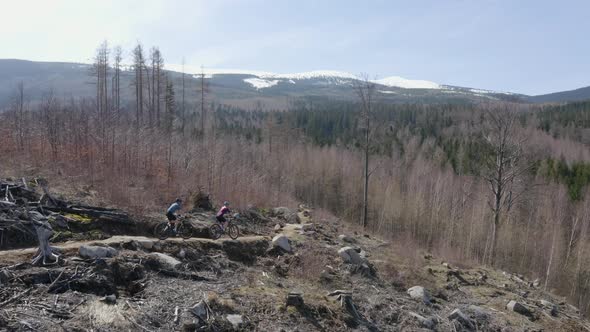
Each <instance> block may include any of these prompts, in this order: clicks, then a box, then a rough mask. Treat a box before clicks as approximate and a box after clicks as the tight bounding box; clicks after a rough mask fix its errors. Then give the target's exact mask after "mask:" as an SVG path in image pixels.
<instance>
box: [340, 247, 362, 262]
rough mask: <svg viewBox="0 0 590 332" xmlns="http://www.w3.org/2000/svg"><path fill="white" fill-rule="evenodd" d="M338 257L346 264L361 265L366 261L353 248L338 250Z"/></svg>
mask: <svg viewBox="0 0 590 332" xmlns="http://www.w3.org/2000/svg"><path fill="white" fill-rule="evenodd" d="M338 255H340V258H342V261H343V262H344V263H346V264H355V265H361V264H363V263H364V262H365V260H364V259H363V258H362V257H361V255H359V253H358V252H357V251H356V250H355V248H353V247H343V248H341V249H340V250H338Z"/></svg>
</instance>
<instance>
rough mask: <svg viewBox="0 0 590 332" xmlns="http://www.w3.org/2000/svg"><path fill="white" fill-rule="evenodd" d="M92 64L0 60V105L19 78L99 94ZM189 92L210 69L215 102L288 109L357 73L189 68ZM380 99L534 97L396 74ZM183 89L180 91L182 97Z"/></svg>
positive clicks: (125, 84) (62, 91)
mask: <svg viewBox="0 0 590 332" xmlns="http://www.w3.org/2000/svg"><path fill="white" fill-rule="evenodd" d="M91 68H92V66H91V65H89V64H80V63H59V62H33V61H26V60H14V59H4V60H2V59H0V108H2V107H3V106H6V105H7V104H9V103H10V101H11V99H12V96H14V93H15V89H16V86H17V84H18V82H21V81H22V82H23V83H24V85H25V92H26V96H27V98H28V99H29V100H30V101H38V100H41V98H42V96H43V94H44V93H47V91H49V90H50V89H53V90H54V92H55V93H56V94H57V95H58V96H60V97H63V98H70V97H91V96H93V95H94V93H95V90H94V85H93V78H92V77H91V76H90V73H91ZM167 68H168V70H169V71H168V74H169V77H170V78H171V79H172V80H173V82H174V84H175V86H176V88H177V89H179V87H180V79H181V73H180V72H179V71H180V68H179V67H178V66H173V65H171V66H169V67H167ZM186 72H187V74H188V75H186V79H187V80H186V84H185V86H186V89H187V90H186V91H187V93H186V96H187V98H188V102H189V103H191V102H195V101H196V89H197V80H198V78H199V77H200V73H203V74H205V77H206V79H207V81H208V84H209V87H210V91H211V92H210V94H209V99H210V101H211V102H216V103H223V104H228V105H234V106H238V107H243V108H261V107H262V108H267V109H271V108H272V109H284V108H287V107H288V106H289V104H290V103H291V102H292V101H293V100H296V99H299V98H327V99H336V100H353V99H355V98H356V95H355V93H354V89H353V87H354V85H355V83H356V82H358V81H359V78H358V77H357V76H355V75H352V74H349V73H345V72H338V71H311V72H304V73H294V74H276V73H268V72H256V71H244V70H211V69H208V70H204V71H203V72H201V69H191V68H188V67H187V70H186ZM133 77H134V75H133V73H132V72H131V69H130V68H129V67H126V68H125V70H124V72H123V74H122V77H121V87H122V89H123V91H122V98H123V99H124V101H125V100H126V101H129V102H131V101H132V100H134V98H133V95H132V92H133V88H132V87H131V86H132V79H133ZM373 82H374V83H375V84H376V88H377V89H376V98H377V100H378V101H380V102H385V103H416V102H422V103H464V102H477V101H482V100H512V101H523V100H527V98H530V97H528V96H524V95H519V94H512V93H504V92H495V91H489V90H481V89H472V88H465V87H456V86H449V85H442V84H438V83H435V82H430V81H424V80H409V79H405V78H402V77H397V76H392V77H387V78H383V79H379V80H374V81H373ZM178 95H179V94H178V93H177V96H178Z"/></svg>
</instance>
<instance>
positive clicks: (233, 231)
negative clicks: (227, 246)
mask: <svg viewBox="0 0 590 332" xmlns="http://www.w3.org/2000/svg"><path fill="white" fill-rule="evenodd" d="M238 217H239V215H238V214H236V215H233V216H231V217H230V216H228V217H227V218H226V219H227V226H225V229H224V228H223V226H222V225H221V223H220V222H219V221H217V219H215V221H214V222H215V223H214V224H213V225H211V226H210V227H209V235H210V236H211V238H212V239H213V240H217V239H219V238H220V237H221V236H222V235H223V234H227V235H229V237H231V238H232V239H233V240H235V239H237V238H238V236H240V229H239V228H238V226H236V225H235V224H234V223H233V220H235V219H237V218H238Z"/></svg>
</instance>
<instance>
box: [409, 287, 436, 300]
mask: <svg viewBox="0 0 590 332" xmlns="http://www.w3.org/2000/svg"><path fill="white" fill-rule="evenodd" d="M407 293H408V295H410V297H411V298H413V299H415V300H420V301H422V302H423V303H424V304H430V302H431V301H432V298H431V297H430V294H429V293H428V290H426V289H425V288H424V287H422V286H414V287H412V288H410V289H408V292H407Z"/></svg>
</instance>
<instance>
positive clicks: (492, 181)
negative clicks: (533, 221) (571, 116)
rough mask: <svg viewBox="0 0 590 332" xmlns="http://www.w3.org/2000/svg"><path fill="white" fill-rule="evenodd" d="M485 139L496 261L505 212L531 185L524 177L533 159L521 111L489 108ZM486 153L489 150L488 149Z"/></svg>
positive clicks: (484, 174)
mask: <svg viewBox="0 0 590 332" xmlns="http://www.w3.org/2000/svg"><path fill="white" fill-rule="evenodd" d="M485 117H486V119H485V133H484V135H485V141H486V143H487V147H488V151H487V156H486V158H485V164H484V170H483V172H482V177H483V178H484V179H485V181H486V182H487V183H488V185H489V190H490V193H491V197H490V200H489V201H488V206H489V207H490V209H491V211H492V215H493V220H492V234H491V245H490V249H489V262H490V264H492V265H494V264H495V259H496V254H497V246H498V232H499V230H500V227H501V225H502V221H503V218H504V214H505V213H507V212H509V211H510V210H511V208H512V207H513V205H514V204H515V203H516V202H517V201H518V199H520V198H521V197H522V195H523V193H525V192H526V191H527V190H529V189H530V188H531V185H530V184H527V183H526V181H525V179H524V177H525V176H526V174H527V172H528V171H529V170H530V169H531V167H532V163H531V162H529V161H528V160H527V159H526V156H525V144H524V143H525V142H526V137H524V136H523V135H522V134H521V131H519V130H518V129H519V127H520V125H519V123H518V113H517V112H516V111H515V110H512V109H510V108H509V106H506V105H504V106H501V107H488V108H486V109H485ZM484 153H485V152H484Z"/></svg>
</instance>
